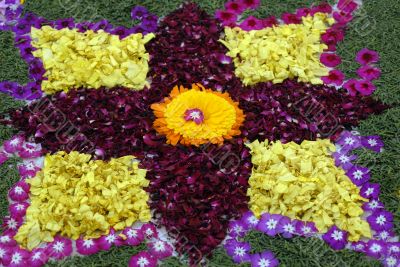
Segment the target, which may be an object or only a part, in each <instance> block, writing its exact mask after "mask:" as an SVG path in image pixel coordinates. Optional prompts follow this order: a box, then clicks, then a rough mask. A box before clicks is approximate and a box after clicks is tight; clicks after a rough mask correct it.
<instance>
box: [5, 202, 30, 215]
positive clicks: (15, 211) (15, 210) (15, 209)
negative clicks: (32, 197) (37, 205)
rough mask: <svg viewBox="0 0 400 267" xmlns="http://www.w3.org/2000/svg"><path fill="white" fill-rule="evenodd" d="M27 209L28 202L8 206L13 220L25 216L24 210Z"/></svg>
mask: <svg viewBox="0 0 400 267" xmlns="http://www.w3.org/2000/svg"><path fill="white" fill-rule="evenodd" d="M28 207H29V203H28V202H15V203H13V204H11V205H10V206H8V210H9V212H10V215H11V217H13V218H23V217H24V216H25V214H26V210H27V209H28Z"/></svg>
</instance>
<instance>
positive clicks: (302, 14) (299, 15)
mask: <svg viewBox="0 0 400 267" xmlns="http://www.w3.org/2000/svg"><path fill="white" fill-rule="evenodd" d="M310 14H311V9H310V8H308V7H304V8H299V9H297V10H296V17H297V18H298V19H301V18H302V17H307V16H308V15H310Z"/></svg>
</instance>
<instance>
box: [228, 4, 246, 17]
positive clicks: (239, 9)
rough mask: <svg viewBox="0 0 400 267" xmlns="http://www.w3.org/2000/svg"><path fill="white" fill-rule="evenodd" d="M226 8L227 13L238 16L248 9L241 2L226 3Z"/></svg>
mask: <svg viewBox="0 0 400 267" xmlns="http://www.w3.org/2000/svg"><path fill="white" fill-rule="evenodd" d="M225 8H226V10H227V11H229V12H232V13H235V14H238V15H240V14H242V13H243V11H245V9H246V7H245V6H244V5H243V4H242V3H241V2H238V1H229V2H226V4H225Z"/></svg>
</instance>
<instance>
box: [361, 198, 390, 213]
mask: <svg viewBox="0 0 400 267" xmlns="http://www.w3.org/2000/svg"><path fill="white" fill-rule="evenodd" d="M362 207H363V209H364V210H365V211H372V212H374V211H377V210H381V209H383V208H385V207H384V206H383V203H382V202H380V201H379V200H377V199H372V200H370V201H369V202H367V203H364V204H363V205H362Z"/></svg>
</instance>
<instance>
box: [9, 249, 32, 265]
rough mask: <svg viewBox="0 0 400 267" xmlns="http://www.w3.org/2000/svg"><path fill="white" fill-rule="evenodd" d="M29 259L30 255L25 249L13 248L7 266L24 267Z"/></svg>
mask: <svg viewBox="0 0 400 267" xmlns="http://www.w3.org/2000/svg"><path fill="white" fill-rule="evenodd" d="M29 257H30V253H29V252H28V251H26V250H25V249H20V248H17V247H16V248H14V249H13V252H12V253H11V258H10V263H9V264H8V266H10V267H26V266H28V265H27V262H28V259H29Z"/></svg>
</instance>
